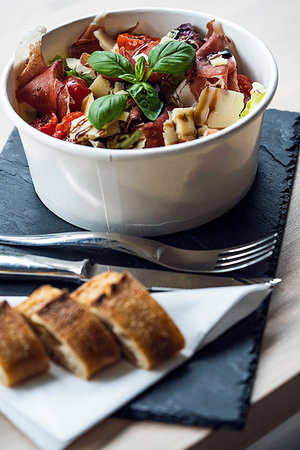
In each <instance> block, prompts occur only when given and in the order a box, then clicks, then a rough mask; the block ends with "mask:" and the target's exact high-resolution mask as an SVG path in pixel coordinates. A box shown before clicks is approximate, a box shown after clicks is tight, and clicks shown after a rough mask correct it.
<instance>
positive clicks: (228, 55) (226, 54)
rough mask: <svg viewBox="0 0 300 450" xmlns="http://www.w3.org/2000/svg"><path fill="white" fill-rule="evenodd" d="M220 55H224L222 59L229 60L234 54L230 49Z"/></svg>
mask: <svg viewBox="0 0 300 450" xmlns="http://www.w3.org/2000/svg"><path fill="white" fill-rule="evenodd" d="M220 54H221V55H222V58H224V59H229V58H231V57H232V53H231V51H230V50H229V49H228V48H225V50H223V51H221V52H220Z"/></svg>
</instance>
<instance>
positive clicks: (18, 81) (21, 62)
mask: <svg viewBox="0 0 300 450" xmlns="http://www.w3.org/2000/svg"><path fill="white" fill-rule="evenodd" d="M45 32H46V28H44V27H38V28H36V29H35V30H34V31H32V32H31V33H29V34H28V35H27V36H25V37H24V39H22V41H21V42H20V44H19V46H18V48H17V51H16V55H15V62H14V76H15V85H16V88H17V89H20V88H22V87H23V86H25V85H26V84H27V83H28V82H29V81H31V80H32V79H33V78H35V77H36V76H37V75H39V74H40V73H42V72H44V70H46V69H47V68H48V64H47V63H46V61H45V59H44V57H43V55H42V52H41V39H42V36H43V34H44V33H45Z"/></svg>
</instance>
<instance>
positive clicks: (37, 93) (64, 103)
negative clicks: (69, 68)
mask: <svg viewBox="0 0 300 450" xmlns="http://www.w3.org/2000/svg"><path fill="white" fill-rule="evenodd" d="M63 76H64V65H63V62H62V60H57V61H54V62H53V63H52V64H51V66H49V67H48V69H46V70H45V71H44V72H43V73H41V74H40V75H38V76H37V77H35V78H34V79H33V80H31V81H30V82H29V83H27V84H26V85H25V86H24V87H23V88H21V89H18V90H17V92H16V96H17V100H18V101H19V102H25V103H28V104H29V105H30V106H32V107H33V108H34V109H36V110H37V111H39V112H41V113H43V114H47V113H49V112H51V111H52V112H57V115H58V117H59V119H62V117H64V116H65V115H66V114H67V113H68V106H69V101H70V95H69V92H68V89H67V87H66V86H65V85H64V84H63V83H62V81H61V80H62V79H63Z"/></svg>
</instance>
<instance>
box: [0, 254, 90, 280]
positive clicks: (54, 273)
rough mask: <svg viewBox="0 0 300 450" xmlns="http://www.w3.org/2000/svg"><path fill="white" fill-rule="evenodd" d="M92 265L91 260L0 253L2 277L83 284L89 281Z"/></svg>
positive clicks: (0, 272) (0, 273)
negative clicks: (20, 277)
mask: <svg viewBox="0 0 300 450" xmlns="http://www.w3.org/2000/svg"><path fill="white" fill-rule="evenodd" d="M91 264H92V263H91V261H90V260H89V259H84V260H82V261H66V260H63V259H56V258H48V257H46V256H37V255H27V254H24V253H6V252H1V253H0V275H1V276H4V275H5V276H7V277H9V276H16V275H17V276H25V277H33V278H43V277H44V278H56V279H63V280H73V281H78V282H82V281H86V280H87V279H88V269H89V267H90V266H91Z"/></svg>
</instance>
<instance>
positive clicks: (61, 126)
mask: <svg viewBox="0 0 300 450" xmlns="http://www.w3.org/2000/svg"><path fill="white" fill-rule="evenodd" d="M81 116H84V114H83V113H82V112H81V111H75V112H71V113H70V114H67V115H66V116H65V117H63V119H62V121H61V122H60V123H58V124H57V125H56V128H55V132H54V134H53V137H55V138H57V139H61V140H65V139H66V138H67V137H68V136H69V134H70V128H71V122H72V121H73V120H75V119H77V118H78V117H81Z"/></svg>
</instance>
